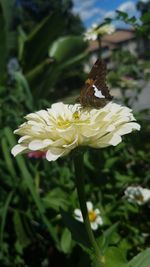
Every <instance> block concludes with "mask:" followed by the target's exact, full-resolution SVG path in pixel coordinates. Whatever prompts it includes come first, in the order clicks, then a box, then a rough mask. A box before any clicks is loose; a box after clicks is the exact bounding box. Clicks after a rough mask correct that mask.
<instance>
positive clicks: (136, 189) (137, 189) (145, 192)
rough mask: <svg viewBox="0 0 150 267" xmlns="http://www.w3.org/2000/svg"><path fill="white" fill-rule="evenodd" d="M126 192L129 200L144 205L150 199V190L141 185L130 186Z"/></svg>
mask: <svg viewBox="0 0 150 267" xmlns="http://www.w3.org/2000/svg"><path fill="white" fill-rule="evenodd" d="M124 193H125V196H126V197H127V199H128V201H129V202H134V203H137V204H138V205H143V204H145V203H146V202H148V201H149V200H150V190H149V189H147V188H143V187H141V186H129V187H128V188H127V189H126V190H125V192H124Z"/></svg>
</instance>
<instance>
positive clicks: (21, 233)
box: [13, 211, 31, 248]
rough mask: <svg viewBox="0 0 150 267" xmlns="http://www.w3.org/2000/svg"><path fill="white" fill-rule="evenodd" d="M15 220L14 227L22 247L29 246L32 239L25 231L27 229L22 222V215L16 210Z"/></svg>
mask: <svg viewBox="0 0 150 267" xmlns="http://www.w3.org/2000/svg"><path fill="white" fill-rule="evenodd" d="M13 222H14V228H15V232H16V236H17V238H18V240H19V243H20V245H21V247H22V248H25V247H27V246H28V245H29V244H30V243H31V241H30V238H29V237H28V235H27V234H26V232H25V229H24V227H23V223H22V217H21V215H20V214H19V212H18V211H15V212H14V216H13Z"/></svg>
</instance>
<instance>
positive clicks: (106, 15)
mask: <svg viewBox="0 0 150 267" xmlns="http://www.w3.org/2000/svg"><path fill="white" fill-rule="evenodd" d="M115 16H116V12H115V11H108V12H106V13H105V14H104V18H110V19H114V18H115Z"/></svg>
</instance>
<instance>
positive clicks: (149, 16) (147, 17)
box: [141, 12, 150, 23]
mask: <svg viewBox="0 0 150 267" xmlns="http://www.w3.org/2000/svg"><path fill="white" fill-rule="evenodd" d="M141 21H142V22H144V23H150V12H146V13H144V14H143V16H142V17H141Z"/></svg>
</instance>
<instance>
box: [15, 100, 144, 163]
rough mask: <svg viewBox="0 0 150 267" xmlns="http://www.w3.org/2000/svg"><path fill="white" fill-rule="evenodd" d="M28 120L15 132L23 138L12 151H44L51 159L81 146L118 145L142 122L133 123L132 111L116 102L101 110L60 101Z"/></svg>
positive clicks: (53, 159)
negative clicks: (123, 137)
mask: <svg viewBox="0 0 150 267" xmlns="http://www.w3.org/2000/svg"><path fill="white" fill-rule="evenodd" d="M25 119H26V120H27V121H26V122H25V123H23V124H21V125H20V127H19V128H18V129H17V130H15V131H14V133H15V134H18V135H20V136H21V138H20V139H19V140H18V144H17V145H16V146H15V147H14V148H13V149H12V154H13V155H14V156H16V155H17V154H19V153H21V152H24V153H25V152H30V151H42V152H45V156H46V159H47V160H48V161H55V160H56V159H58V158H59V157H62V156H65V155H67V154H68V153H69V152H70V151H71V150H73V149H74V148H76V147H78V146H90V147H93V148H103V147H107V146H110V145H112V146H116V145H118V144H119V143H120V142H121V141H122V135H125V134H128V133H130V132H132V131H133V130H140V125H139V124H137V123H136V122H133V121H134V120H135V119H134V117H133V115H132V110H131V109H129V108H127V107H123V106H121V105H118V104H115V103H112V102H110V103H108V104H107V105H106V106H105V107H103V108H101V109H92V108H82V107H81V105H80V104H75V105H67V104H63V103H61V102H60V103H56V104H53V105H52V106H51V108H50V109H47V110H40V111H37V112H35V113H31V114H29V115H27V116H26V117H25Z"/></svg>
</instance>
